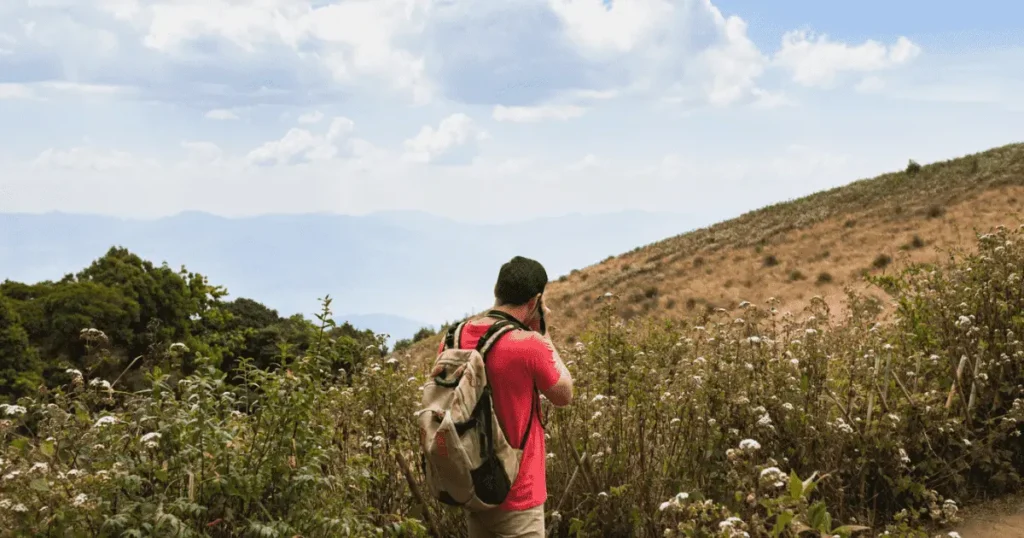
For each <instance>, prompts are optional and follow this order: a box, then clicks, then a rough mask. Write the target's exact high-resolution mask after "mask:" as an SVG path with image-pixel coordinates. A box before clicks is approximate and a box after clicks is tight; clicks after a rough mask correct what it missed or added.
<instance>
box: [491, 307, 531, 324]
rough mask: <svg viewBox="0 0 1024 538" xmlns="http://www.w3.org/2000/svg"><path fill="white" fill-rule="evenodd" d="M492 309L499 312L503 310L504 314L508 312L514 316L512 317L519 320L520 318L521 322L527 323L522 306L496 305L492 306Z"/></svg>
mask: <svg viewBox="0 0 1024 538" xmlns="http://www.w3.org/2000/svg"><path fill="white" fill-rule="evenodd" d="M491 310H496V311H498V312H502V313H504V314H507V315H509V316H512V317H514V318H516V319H517V320H519V322H520V323H525V322H524V321H523V319H525V318H526V316H525V315H523V312H522V310H523V309H522V308H516V307H509V306H495V307H493V308H491Z"/></svg>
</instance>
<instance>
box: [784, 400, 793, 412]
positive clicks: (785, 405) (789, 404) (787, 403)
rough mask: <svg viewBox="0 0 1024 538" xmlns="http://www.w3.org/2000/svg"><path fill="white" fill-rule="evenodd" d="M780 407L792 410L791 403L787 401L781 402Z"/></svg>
mask: <svg viewBox="0 0 1024 538" xmlns="http://www.w3.org/2000/svg"><path fill="white" fill-rule="evenodd" d="M782 408H783V409H785V410H786V411H792V410H793V404H791V403H789V402H786V403H784V404H782Z"/></svg>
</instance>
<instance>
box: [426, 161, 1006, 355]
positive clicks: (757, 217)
mask: <svg viewBox="0 0 1024 538" xmlns="http://www.w3.org/2000/svg"><path fill="white" fill-rule="evenodd" d="M1022 214H1024V144H1013V145H1007V146H1003V147H999V148H995V149H992V150H989V151H985V152H982V153H978V154H974V155H969V156H966V157H962V158H959V159H953V160H949V161H943V162H938V163H933V164H929V165H925V166H923V167H922V168H921V169H920V171H919V172H917V173H915V174H910V173H908V172H906V171H899V172H892V173H889V174H885V175H882V176H879V177H877V178H873V179H867V180H861V181H857V182H854V183H851V184H849V185H846V186H843V187H839V188H835V189H831V190H828V191H823V192H819V193H816V194H813V195H810V196H807V197H804V198H800V199H797V200H793V201H790V202H785V203H780V204H775V205H772V206H769V207H765V208H763V209H760V210H757V211H753V212H750V213H747V214H744V215H741V216H740V217H738V218H735V219H732V220H728V221H724V222H721V223H718V224H715V225H713V226H710V227H708V228H704V229H700V230H696V231H693V232H689V233H685V234H682V235H679V236H676V237H672V238H669V239H666V240H663V241H660V242H657V243H654V244H651V245H648V246H645V247H642V248H638V249H636V250H634V251H632V252H630V253H627V254H623V255H621V256H617V257H612V258H609V259H608V260H606V261H604V262H603V263H600V264H597V265H594V266H591V267H587V268H585V269H581V270H578V271H574V272H573V273H572V274H570V275H568V276H567V277H565V278H563V279H560V280H559V281H556V282H553V283H552V284H551V285H550V286H549V288H548V292H547V294H546V298H547V305H548V307H549V308H551V309H552V311H553V313H552V316H551V318H550V325H551V327H552V334H553V335H554V336H555V338H556V341H561V342H572V341H573V340H574V339H575V338H576V337H577V336H578V335H579V334H580V332H581V331H582V330H583V329H585V327H586V325H587V324H588V323H589V320H590V319H591V318H592V314H593V312H595V309H596V307H597V304H598V303H599V297H601V296H602V295H604V294H605V293H608V292H610V293H613V294H615V295H617V296H619V298H620V301H619V304H620V307H619V308H620V312H619V314H620V315H621V316H623V317H625V318H631V317H634V316H662V317H666V318H673V319H680V318H683V317H687V316H696V315H700V314H702V313H703V312H705V311H707V310H708V309H714V308H718V307H721V308H726V309H730V310H731V309H733V308H736V307H737V306H738V304H739V303H740V302H742V301H750V302H757V303H762V304H763V303H764V301H766V300H767V299H768V298H769V297H775V298H777V299H779V300H781V304H782V306H781V308H782V309H783V310H787V309H788V310H791V311H793V312H799V311H800V310H802V309H803V307H804V306H805V305H806V303H807V302H808V301H809V300H810V299H811V298H812V297H814V296H815V295H819V296H821V297H823V298H825V300H826V301H827V302H828V303H829V305H830V306H831V307H832V309H833V311H834V312H837V313H841V312H842V310H843V309H842V302H843V299H844V298H845V295H846V294H845V291H844V288H845V287H847V286H849V287H851V288H853V289H857V290H860V291H868V292H869V293H872V294H874V295H877V296H883V295H884V294H883V293H882V292H881V290H877V289H876V290H870V289H869V286H868V284H867V283H866V282H865V281H864V280H863V278H862V277H863V274H864V272H865V271H869V272H871V273H872V274H879V273H883V272H885V271H889V272H891V271H893V270H896V269H897V268H898V267H899V266H901V265H903V264H905V263H907V262H923V261H930V260H937V259H939V258H942V257H945V254H944V253H945V252H946V251H947V250H948V249H950V248H965V249H969V248H970V247H971V246H972V245H973V244H974V242H975V241H974V232H975V231H976V230H977V231H982V230H986V231H987V230H989V229H991V228H993V227H995V226H998V225H1001V224H1003V225H1007V226H1015V225H1018V224H1020V223H1021V222H1024V218H1022ZM915 237H916V238H917V239H916V240H915ZM769 260H770V261H769ZM886 260H891V261H890V262H889V263H888V264H887V265H886V264H885V263H884V262H885V261H886ZM436 346H437V339H436V338H429V339H427V340H426V341H422V342H419V343H417V344H416V345H414V346H413V347H412V348H411V349H410V350H409V352H410V353H411V354H412V355H413V356H414V357H417V358H427V357H429V356H430V355H431V354H432V353H433V352H434V350H435V349H436Z"/></svg>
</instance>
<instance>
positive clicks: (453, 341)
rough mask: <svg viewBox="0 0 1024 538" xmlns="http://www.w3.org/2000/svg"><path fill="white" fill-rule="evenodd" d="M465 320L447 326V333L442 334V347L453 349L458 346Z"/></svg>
mask: <svg viewBox="0 0 1024 538" xmlns="http://www.w3.org/2000/svg"><path fill="white" fill-rule="evenodd" d="M466 323H467V322H465V321H463V322H462V323H456V324H455V325H452V326H451V327H449V328H448V333H447V334H445V335H444V348H445V349H453V348H456V347H459V342H460V341H462V329H463V328H464V327H465V326H466Z"/></svg>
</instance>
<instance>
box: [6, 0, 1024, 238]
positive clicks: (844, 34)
mask: <svg viewBox="0 0 1024 538" xmlns="http://www.w3.org/2000/svg"><path fill="white" fill-rule="evenodd" d="M1020 20H1024V4H1021V3H1018V2H1009V1H1006V2H993V1H988V2H983V1H981V2H973V3H971V4H970V5H969V6H968V5H967V4H964V3H962V2H958V3H954V2H951V1H932V2H909V1H908V2H897V3H893V2H882V1H879V0H869V1H861V2H856V3H843V4H841V5H840V4H838V3H835V2H820V1H815V2H812V1H809V0H799V1H788V2H764V1H760V0H758V1H755V0H718V1H714V2H711V1H708V0H675V1H669V0H632V1H625V0H620V1H612V2H607V1H602V0H506V1H502V2H494V1H488V2H485V1H482V0H477V1H468V0H367V1H363V0H340V1H327V0H316V1H309V0H251V1H246V2H243V1H241V0H154V1H141V0H8V1H5V2H3V3H2V5H0V118H2V119H3V121H0V211H25V212H45V211H54V210H57V211H64V212H79V213H101V214H108V215H121V216H132V217H157V216H162V215H168V214H174V213H177V212H180V211H186V210H198V211H208V212H212V213H217V214H221V215H227V216H239V215H254V214H264V213H302V212H335V213H349V214H362V213H367V212H372V211H380V210H398V209H414V210H422V211H429V212H432V213H436V214H440V215H445V216H449V217H453V218H457V219H464V220H470V221H480V222H488V221H508V220H519V219H522V218H531V217H539V216H545V215H560V214H565V213H572V212H581V213H595V212H606V211H619V210H628V209H641V210H652V211H672V212H677V213H686V214H692V215H696V216H699V217H700V218H703V219H705V220H706V221H708V222H711V221H714V220H721V219H724V218H729V217H732V216H735V215H738V214H740V213H742V212H744V211H747V210H750V209H754V208H756V207H760V206H763V205H766V204H770V203H774V202H777V201H780V200H785V199H789V198H793V197H797V196H801V195H804V194H809V193H811V192H814V191H817V190H821V189H825V188H830V187H833V186H836V185H840V184H844V183H848V182H850V181H853V180H856V179H860V178H863V177H869V176H873V175H875V174H878V173H882V172H886V171H890V170H894V169H899V168H902V167H903V166H905V164H906V162H907V160H908V159H911V158H913V159H916V160H918V161H921V162H927V161H933V160H938V159H946V158H951V157H955V156H958V155H963V154H965V153H970V152H974V151H979V150H984V149H987V148H990V147H993V146H999V145H1003V144H1006V143H1011V142H1019V141H1022V136H1021V133H1022V131H1021V129H1020V125H1024V69H1021V66H1022V65H1024V34H1022V33H1021V32H1020V29H1019V23H1018V21H1020Z"/></svg>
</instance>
